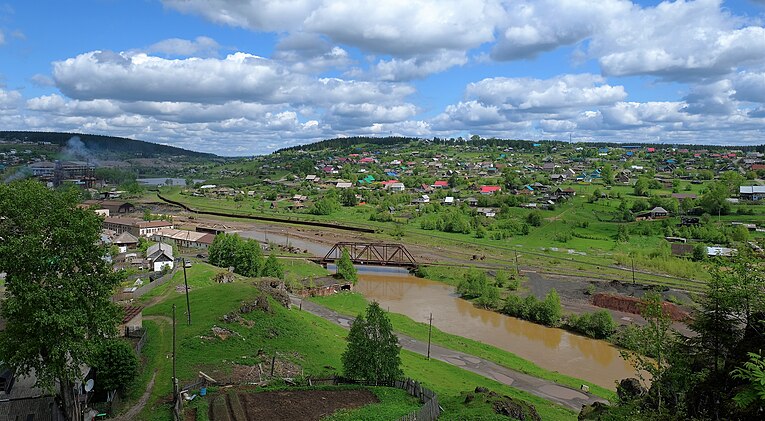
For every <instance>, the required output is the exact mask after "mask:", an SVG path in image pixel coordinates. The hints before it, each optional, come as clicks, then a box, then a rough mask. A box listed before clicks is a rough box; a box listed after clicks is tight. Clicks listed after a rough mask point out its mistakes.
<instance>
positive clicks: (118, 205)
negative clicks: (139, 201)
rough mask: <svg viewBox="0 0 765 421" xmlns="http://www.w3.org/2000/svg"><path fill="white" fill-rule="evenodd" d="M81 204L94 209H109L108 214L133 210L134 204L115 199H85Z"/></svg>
mask: <svg viewBox="0 0 765 421" xmlns="http://www.w3.org/2000/svg"><path fill="white" fill-rule="evenodd" d="M83 205H86V206H87V207H91V208H96V209H106V210H108V211H109V215H115V214H124V213H132V212H135V206H134V205H133V204H132V203H128V202H121V201H117V200H86V201H84V202H83ZM107 216H108V215H107Z"/></svg>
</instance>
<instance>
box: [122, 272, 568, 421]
mask: <svg viewBox="0 0 765 421" xmlns="http://www.w3.org/2000/svg"><path fill="white" fill-rule="evenodd" d="M216 270H220V269H216V268H214V267H212V266H209V265H206V264H202V263H196V264H194V266H192V268H190V270H189V271H188V275H189V285H190V287H191V290H190V292H189V297H190V301H191V312H192V324H191V326H189V325H187V324H186V316H185V314H184V311H185V305H186V301H185V296H184V294H182V293H178V292H176V290H175V286H176V285H180V284H181V283H182V278H180V279H177V278H174V280H173V282H170V283H168V286H167V287H166V288H163V290H161V291H156V293H155V295H154V296H153V297H151V298H150V299H151V301H150V303H153V304H151V305H150V306H148V307H147V308H146V309H145V310H144V324H145V326H146V328H147V329H148V330H149V334H150V339H149V341H148V343H147V346H146V348H144V355H145V357H146V364H145V367H144V369H143V372H142V374H141V376H140V378H139V382H138V384H137V385H136V386H134V388H133V389H132V390H131V393H130V395H129V397H130V398H136V397H137V396H139V395H140V394H141V392H142V391H143V390H145V384H146V382H148V379H149V378H150V377H151V375H152V373H154V372H156V383H155V386H154V389H153V391H152V393H151V397H150V400H149V404H148V405H147V406H146V408H144V410H143V412H142V413H141V416H140V418H141V419H144V420H165V419H168V417H169V415H170V408H169V404H168V398H169V396H170V393H171V382H170V379H171V377H172V359H171V358H170V357H171V353H172V328H171V325H170V323H169V321H168V317H170V316H171V314H172V305H173V304H175V305H176V317H177V318H178V323H177V325H176V326H177V327H176V329H177V331H176V334H177V338H178V339H177V373H178V377H179V378H180V381H181V384H187V383H189V382H191V381H192V380H193V379H194V378H195V377H196V373H197V372H198V371H200V370H202V371H205V372H206V373H208V374H210V373H221V374H225V373H228V372H230V371H231V370H232V367H233V366H234V364H240V365H252V364H256V362H257V359H256V356H257V353H258V351H259V350H260V351H261V352H262V353H264V354H265V355H273V354H276V355H278V357H279V358H280V359H284V360H288V361H290V362H292V363H294V364H298V365H299V366H301V367H302V369H303V370H304V374H305V375H312V376H324V375H327V374H328V373H329V372H335V371H338V370H340V367H341V363H340V355H341V354H342V352H343V351H344V349H345V340H344V338H345V336H346V334H347V331H346V330H345V329H343V328H341V327H339V326H337V325H335V324H333V323H331V322H329V321H326V320H324V319H321V318H318V317H315V316H313V315H311V314H309V313H306V312H301V311H298V310H289V309H285V308H283V307H280V306H278V305H276V304H275V303H272V308H273V310H274V312H273V314H268V313H265V312H262V311H253V312H251V313H248V314H245V315H243V317H244V318H245V319H246V320H248V321H249V322H251V323H252V326H251V327H249V326H246V325H243V324H237V323H230V324H227V323H224V322H222V321H221V317H222V316H223V315H224V314H226V313H229V312H231V311H234V310H236V309H238V308H239V307H240V305H241V303H242V302H243V301H252V300H254V299H255V298H256V297H257V296H258V294H259V290H258V289H257V288H256V287H254V286H253V285H252V284H251V282H250V281H243V280H238V281H236V282H233V283H229V284H215V283H212V282H210V281H209V279H208V277H209V276H211V275H212V274H213V273H214V272H215V271H216ZM157 289H159V288H157ZM213 326H220V327H225V328H226V329H229V330H231V331H232V332H236V334H235V335H234V336H231V337H229V338H228V339H226V340H221V339H219V338H217V337H215V336H214V335H213V334H212V333H211V328H212V327H213ZM237 334H238V335H237ZM402 361H403V370H404V373H405V375H407V376H409V377H412V378H416V379H419V380H421V381H423V383H424V384H425V385H426V386H428V387H430V388H431V389H433V390H434V391H436V392H437V393H438V394H439V399H440V401H441V405H442V406H443V407H444V409H445V410H446V414H445V416H446V418H444V419H479V418H482V417H486V418H487V419H489V417H492V416H493V415H492V414H491V409H490V408H489V407H488V406H485V407H466V406H464V405H462V402H461V401H462V398H461V397H460V392H465V391H469V390H473V389H474V388H475V387H476V386H483V387H488V388H490V389H491V390H494V391H496V392H497V393H500V394H503V395H508V396H511V397H515V398H519V399H523V400H525V401H527V402H530V403H532V404H534V405H535V406H536V408H537V410H538V412H539V413H540V415H542V418H543V419H545V420H547V419H551V420H558V419H560V420H567V419H574V418H575V414H574V413H573V412H572V411H570V410H567V409H565V408H563V407H561V406H558V405H555V404H552V403H550V402H548V401H545V400H543V399H541V398H538V397H536V396H533V395H530V394H527V393H524V392H521V391H518V390H515V389H512V388H510V387H507V386H504V385H502V384H500V383H497V382H495V381H492V380H489V379H486V378H483V377H480V376H478V375H475V374H472V373H470V372H467V371H465V370H462V369H459V368H458V367H455V366H452V365H448V364H445V363H441V362H438V361H427V360H425V359H424V357H421V356H419V355H415V354H412V353H409V352H402ZM394 400H396V399H394ZM396 401H397V400H396ZM400 403H401V402H392V403H391V404H392V405H394V406H395V405H399V404H400ZM195 405H197V404H195ZM378 410H379V408H378ZM372 412H373V413H376V412H377V411H372ZM452 415H453V416H454V417H452ZM349 416H350V417H351V418H345V419H359V418H358V415H353V414H351V415H349ZM354 417H355V418H354ZM340 419H343V418H340ZM365 419H366V418H365ZM370 419H375V418H370Z"/></svg>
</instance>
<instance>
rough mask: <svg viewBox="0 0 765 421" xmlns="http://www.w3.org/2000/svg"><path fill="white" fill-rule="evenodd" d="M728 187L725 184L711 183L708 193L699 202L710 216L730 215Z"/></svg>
mask: <svg viewBox="0 0 765 421" xmlns="http://www.w3.org/2000/svg"><path fill="white" fill-rule="evenodd" d="M729 194H730V193H729V190H728V187H727V186H726V185H725V184H724V183H711V184H710V185H709V187H707V191H706V192H705V193H704V195H702V196H701V198H700V199H699V200H698V205H699V206H700V207H701V208H702V209H703V210H704V212H706V213H708V214H710V215H727V214H729V213H730V203H729V202H728V201H727V200H726V199H728V196H729Z"/></svg>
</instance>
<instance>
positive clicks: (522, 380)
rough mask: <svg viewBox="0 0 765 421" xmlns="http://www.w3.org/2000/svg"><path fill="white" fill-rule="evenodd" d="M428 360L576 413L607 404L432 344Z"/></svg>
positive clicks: (343, 319)
mask: <svg viewBox="0 0 765 421" xmlns="http://www.w3.org/2000/svg"><path fill="white" fill-rule="evenodd" d="M290 299H291V301H292V305H293V306H294V307H298V306H301V307H302V309H303V310H304V311H307V312H309V313H311V314H313V315H316V316H319V317H321V318H323V319H326V320H329V321H331V322H334V323H337V324H338V325H340V326H342V327H344V328H346V329H349V328H350V326H351V323H352V322H353V319H352V318H349V317H348V316H345V315H342V314H340V313H337V312H335V311H333V310H330V309H328V308H326V307H323V306H320V305H318V304H316V303H314V302H311V301H307V300H301V299H300V298H299V297H295V296H290ZM301 301H302V302H301ZM396 335H398V340H399V344H401V347H402V348H403V349H406V350H408V351H412V352H416V353H417V354H420V355H427V352H428V351H427V350H428V344H427V343H426V342H422V341H418V340H416V339H414V338H411V337H409V336H406V335H402V334H400V333H396ZM430 358H433V359H435V360H439V361H443V362H445V363H448V364H452V365H454V366H457V367H460V368H462V369H465V370H468V371H472V372H473V373H476V374H478V375H481V376H483V377H486V378H489V379H493V380H496V381H498V382H500V383H503V384H506V385H508V386H511V387H513V388H515V389H518V390H523V391H524V392H528V393H531V394H532V395H536V396H539V397H541V398H543V399H546V400H548V401H551V402H555V403H557V404H559V405H562V406H565V407H567V408H571V409H573V410H575V411H579V410H581V409H582V405H590V404H593V403H595V402H607V401H605V400H604V399H601V398H599V397H597V396H593V395H591V394H588V393H583V392H581V391H580V390H577V389H572V388H570V387H567V386H563V385H560V384H558V383H555V382H552V381H549V380H544V379H539V378H537V377H534V376H530V375H528V374H524V373H521V372H519V371H515V370H511V369H509V368H506V367H502V366H501V365H499V364H496V363H493V362H491V361H487V360H485V359H483V358H479V357H476V356H474V355H470V354H465V353H463V352H459V351H454V350H452V349H448V348H444V347H442V346H438V345H434V344H431V345H430Z"/></svg>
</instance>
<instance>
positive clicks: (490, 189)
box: [480, 186, 502, 194]
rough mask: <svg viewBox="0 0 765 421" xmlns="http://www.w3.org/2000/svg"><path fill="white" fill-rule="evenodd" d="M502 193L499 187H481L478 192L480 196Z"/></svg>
mask: <svg viewBox="0 0 765 421" xmlns="http://www.w3.org/2000/svg"><path fill="white" fill-rule="evenodd" d="M501 191H502V187H500V186H481V189H480V192H481V194H494V193H499V192H501Z"/></svg>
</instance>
